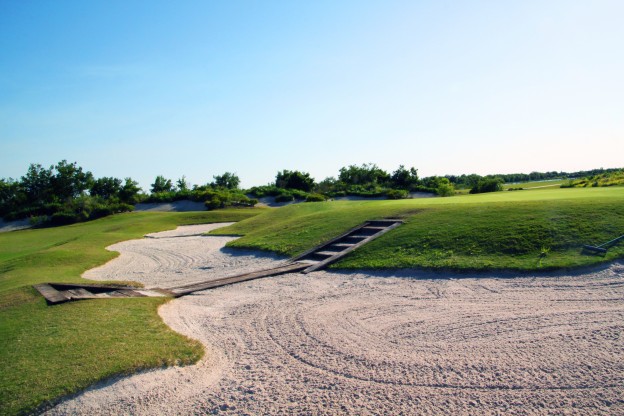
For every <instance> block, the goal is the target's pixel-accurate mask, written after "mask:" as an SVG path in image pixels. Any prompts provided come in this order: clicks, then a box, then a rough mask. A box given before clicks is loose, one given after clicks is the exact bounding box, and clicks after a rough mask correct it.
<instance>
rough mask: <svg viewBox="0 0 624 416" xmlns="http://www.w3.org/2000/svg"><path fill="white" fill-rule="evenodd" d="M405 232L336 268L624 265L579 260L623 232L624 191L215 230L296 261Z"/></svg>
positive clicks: (472, 199) (265, 220)
mask: <svg viewBox="0 0 624 416" xmlns="http://www.w3.org/2000/svg"><path fill="white" fill-rule="evenodd" d="M384 217H401V218H405V220H406V224H405V225H403V226H401V227H399V228H397V229H395V230H393V231H391V232H389V233H387V234H386V235H384V236H382V237H380V238H379V239H377V240H375V241H373V242H372V243H370V244H368V245H366V246H365V247H362V248H361V249H358V250H356V251H355V252H353V253H352V254H351V255H349V256H348V257H346V258H345V259H343V260H342V261H341V262H339V263H337V264H336V265H334V266H333V267H339V268H371V267H372V268H398V267H424V268H452V269H472V270H474V269H516V270H536V269H549V268H559V267H575V266H582V265H588V264H594V263H598V262H602V261H609V260H612V259H615V258H620V257H624V246H623V245H620V246H617V247H615V248H613V249H611V250H609V253H608V254H607V255H606V256H605V257H599V256H588V255H583V254H581V247H582V245H583V244H599V243H601V242H604V241H608V240H610V239H612V238H614V237H616V236H618V235H620V234H622V233H624V189H621V188H590V189H552V188H551V189H540V190H535V191H523V192H497V193H492V194H481V195H468V196H462V197H455V198H436V199H414V200H402V201H358V202H346V201H345V202H342V201H341V202H329V203H318V204H303V205H296V206H290V207H285V208H282V209H280V210H279V211H270V212H267V213H265V214H263V215H259V216H257V217H254V218H251V219H248V220H245V221H242V222H240V223H237V224H234V225H233V226H231V227H227V228H223V229H219V230H216V231H215V233H220V234H226V233H233V234H241V235H244V237H243V238H241V239H239V240H236V241H233V242H231V243H229V245H230V246H231V247H241V248H243V247H244V248H254V249H261V250H270V251H276V252H279V253H282V254H286V255H295V254H298V253H300V252H303V251H305V250H306V249H308V248H310V247H312V246H314V245H316V244H319V243H321V242H323V241H326V240H328V239H330V238H332V237H334V236H336V235H338V234H340V233H342V232H344V231H346V230H348V229H349V228H351V227H354V226H356V225H358V224H360V223H362V222H363V221H365V220H368V219H376V218H384Z"/></svg>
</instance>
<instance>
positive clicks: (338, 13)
mask: <svg viewBox="0 0 624 416" xmlns="http://www.w3.org/2000/svg"><path fill="white" fill-rule="evenodd" d="M622 16H624V2H622V1H620V0H615V1H603V0H592V1H589V0H586V1H576V0H565V1H557V0H549V1H532V0H528V1H521V2H519V1H494V0H491V1H417V0H412V1H383V2H382V1H366V0H357V1H350V0H346V1H336V0H332V1H310V2H303V1H294V0H293V1H236V0H233V1H196V2H190V1H176V2H171V1H154V0H150V1H138V0H137V1H83V0H81V1H62V0H60V1H14V0H0V56H1V58H0V177H19V176H21V175H23V174H24V173H25V172H26V169H27V167H28V165H29V164H30V163H41V164H43V165H45V166H48V165H51V164H55V163H56V162H58V161H60V160H61V159H67V160H68V161H70V162H73V161H76V162H78V164H79V165H81V166H82V167H84V168H85V169H87V170H90V171H92V172H93V173H94V174H95V175H96V176H116V177H126V176H131V177H132V178H134V179H136V180H138V181H139V182H140V183H141V185H142V186H143V187H145V188H147V187H148V186H149V184H150V183H151V182H152V181H153V179H154V177H155V176H156V175H159V174H162V175H165V176H166V177H169V178H171V179H177V178H179V177H181V176H182V175H186V177H187V179H188V180H189V181H190V182H191V183H194V184H201V183H206V182H209V181H210V180H211V179H212V176H213V175H216V174H221V173H223V172H225V171H232V172H236V173H238V175H239V176H240V177H241V179H242V182H243V183H242V184H243V185H244V186H247V187H248V186H252V185H260V184H266V183H268V182H270V181H272V180H273V179H274V177H275V173H276V172H277V171H278V170H281V169H299V170H303V171H307V172H310V173H311V175H312V176H313V177H315V178H316V179H317V180H322V179H323V178H325V177H327V176H334V175H336V174H337V172H338V170H339V169H340V167H342V166H347V165H349V164H361V163H365V162H374V163H377V164H378V165H379V166H381V167H382V168H384V169H386V170H388V171H392V170H394V169H396V168H397V167H398V166H399V165H400V164H403V165H406V166H408V167H409V166H414V167H416V168H417V169H419V172H420V174H421V176H430V175H440V174H461V173H479V174H487V173H511V172H530V171H533V170H538V171H546V170H548V171H550V170H564V171H574V170H582V169H591V168H597V167H621V166H623V165H624V163H622V161H623V160H624V158H623V157H622V155H624V116H623V114H624V76H623V75H622V74H624V48H623V47H622V42H623V41H624V25H622V24H621V19H622Z"/></svg>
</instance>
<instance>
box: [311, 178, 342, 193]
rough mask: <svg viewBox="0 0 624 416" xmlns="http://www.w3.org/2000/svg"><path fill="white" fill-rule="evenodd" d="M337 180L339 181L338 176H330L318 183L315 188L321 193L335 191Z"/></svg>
mask: <svg viewBox="0 0 624 416" xmlns="http://www.w3.org/2000/svg"><path fill="white" fill-rule="evenodd" d="M337 182H338V181H336V178H334V177H333V176H328V177H327V178H325V179H323V180H322V181H320V182H319V183H318V184H317V185H316V188H315V190H316V192H319V193H328V192H331V191H334V190H336V185H337Z"/></svg>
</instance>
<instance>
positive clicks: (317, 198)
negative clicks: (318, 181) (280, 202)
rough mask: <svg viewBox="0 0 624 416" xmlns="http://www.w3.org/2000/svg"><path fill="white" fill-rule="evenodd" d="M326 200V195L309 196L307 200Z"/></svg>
mask: <svg viewBox="0 0 624 416" xmlns="http://www.w3.org/2000/svg"><path fill="white" fill-rule="evenodd" d="M325 200H327V198H326V197H325V195H321V194H309V195H308V197H307V198H306V202H323V201H325Z"/></svg>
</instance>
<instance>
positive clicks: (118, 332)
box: [0, 209, 262, 414]
mask: <svg viewBox="0 0 624 416" xmlns="http://www.w3.org/2000/svg"><path fill="white" fill-rule="evenodd" d="M259 212H262V210H255V209H254V210H251V209H241V210H224V211H213V212H197V213H131V214H120V215H115V216H112V217H107V218H103V219H101V220H97V221H92V222H88V223H82V224H76V225H72V226H66V227H58V228H47V229H39V230H25V231H17V232H11V233H3V234H0V414H16V413H24V412H30V411H32V410H34V409H35V408H37V407H38V406H40V405H42V404H45V403H48V402H54V400H56V399H57V398H58V397H60V396H63V395H66V394H69V393H73V392H76V391H79V390H80V389H83V388H84V387H86V386H88V385H90V384H92V383H94V382H95V381H97V380H101V379H103V378H106V377H109V376H112V375H115V374H127V373H130V372H133V371H136V370H137V369H141V368H150V367H159V366H163V365H171V364H189V363H192V362H195V361H197V360H198V359H199V358H200V357H201V356H202V354H203V349H202V347H201V345H200V343H198V342H196V341H193V340H190V339H188V338H186V337H184V336H182V335H180V334H177V333H175V332H173V331H172V330H171V329H169V328H168V327H167V326H166V325H165V324H164V323H163V322H162V320H161V319H160V317H159V316H158V314H157V308H158V306H160V305H161V304H163V303H164V302H166V301H167V299H163V298H142V299H141V298H133V299H97V300H89V301H80V302H71V303H67V304H62V305H57V306H47V305H46V303H45V301H44V299H43V298H42V297H41V296H39V295H38V294H36V292H35V291H34V289H32V288H31V285H32V284H36V283H41V282H46V281H54V282H81V281H82V282H86V280H83V279H81V278H80V274H81V273H82V272H83V271H85V270H87V269H89V268H91V267H94V266H96V265H99V264H102V263H104V262H106V261H107V260H110V259H112V258H114V257H115V256H116V254H115V253H111V252H109V251H107V250H105V247H106V246H108V245H111V244H113V243H115V242H118V241H123V240H128V239H132V238H139V237H141V236H143V235H144V234H146V233H150V232H156V231H162V230H166V229H172V228H175V227H176V226H177V225H183V224H198V223H208V222H227V221H239V220H241V219H244V218H249V217H251V216H254V215H256V214H257V213H259ZM89 282H90V283H91V284H92V283H93V282H91V281H89Z"/></svg>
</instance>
